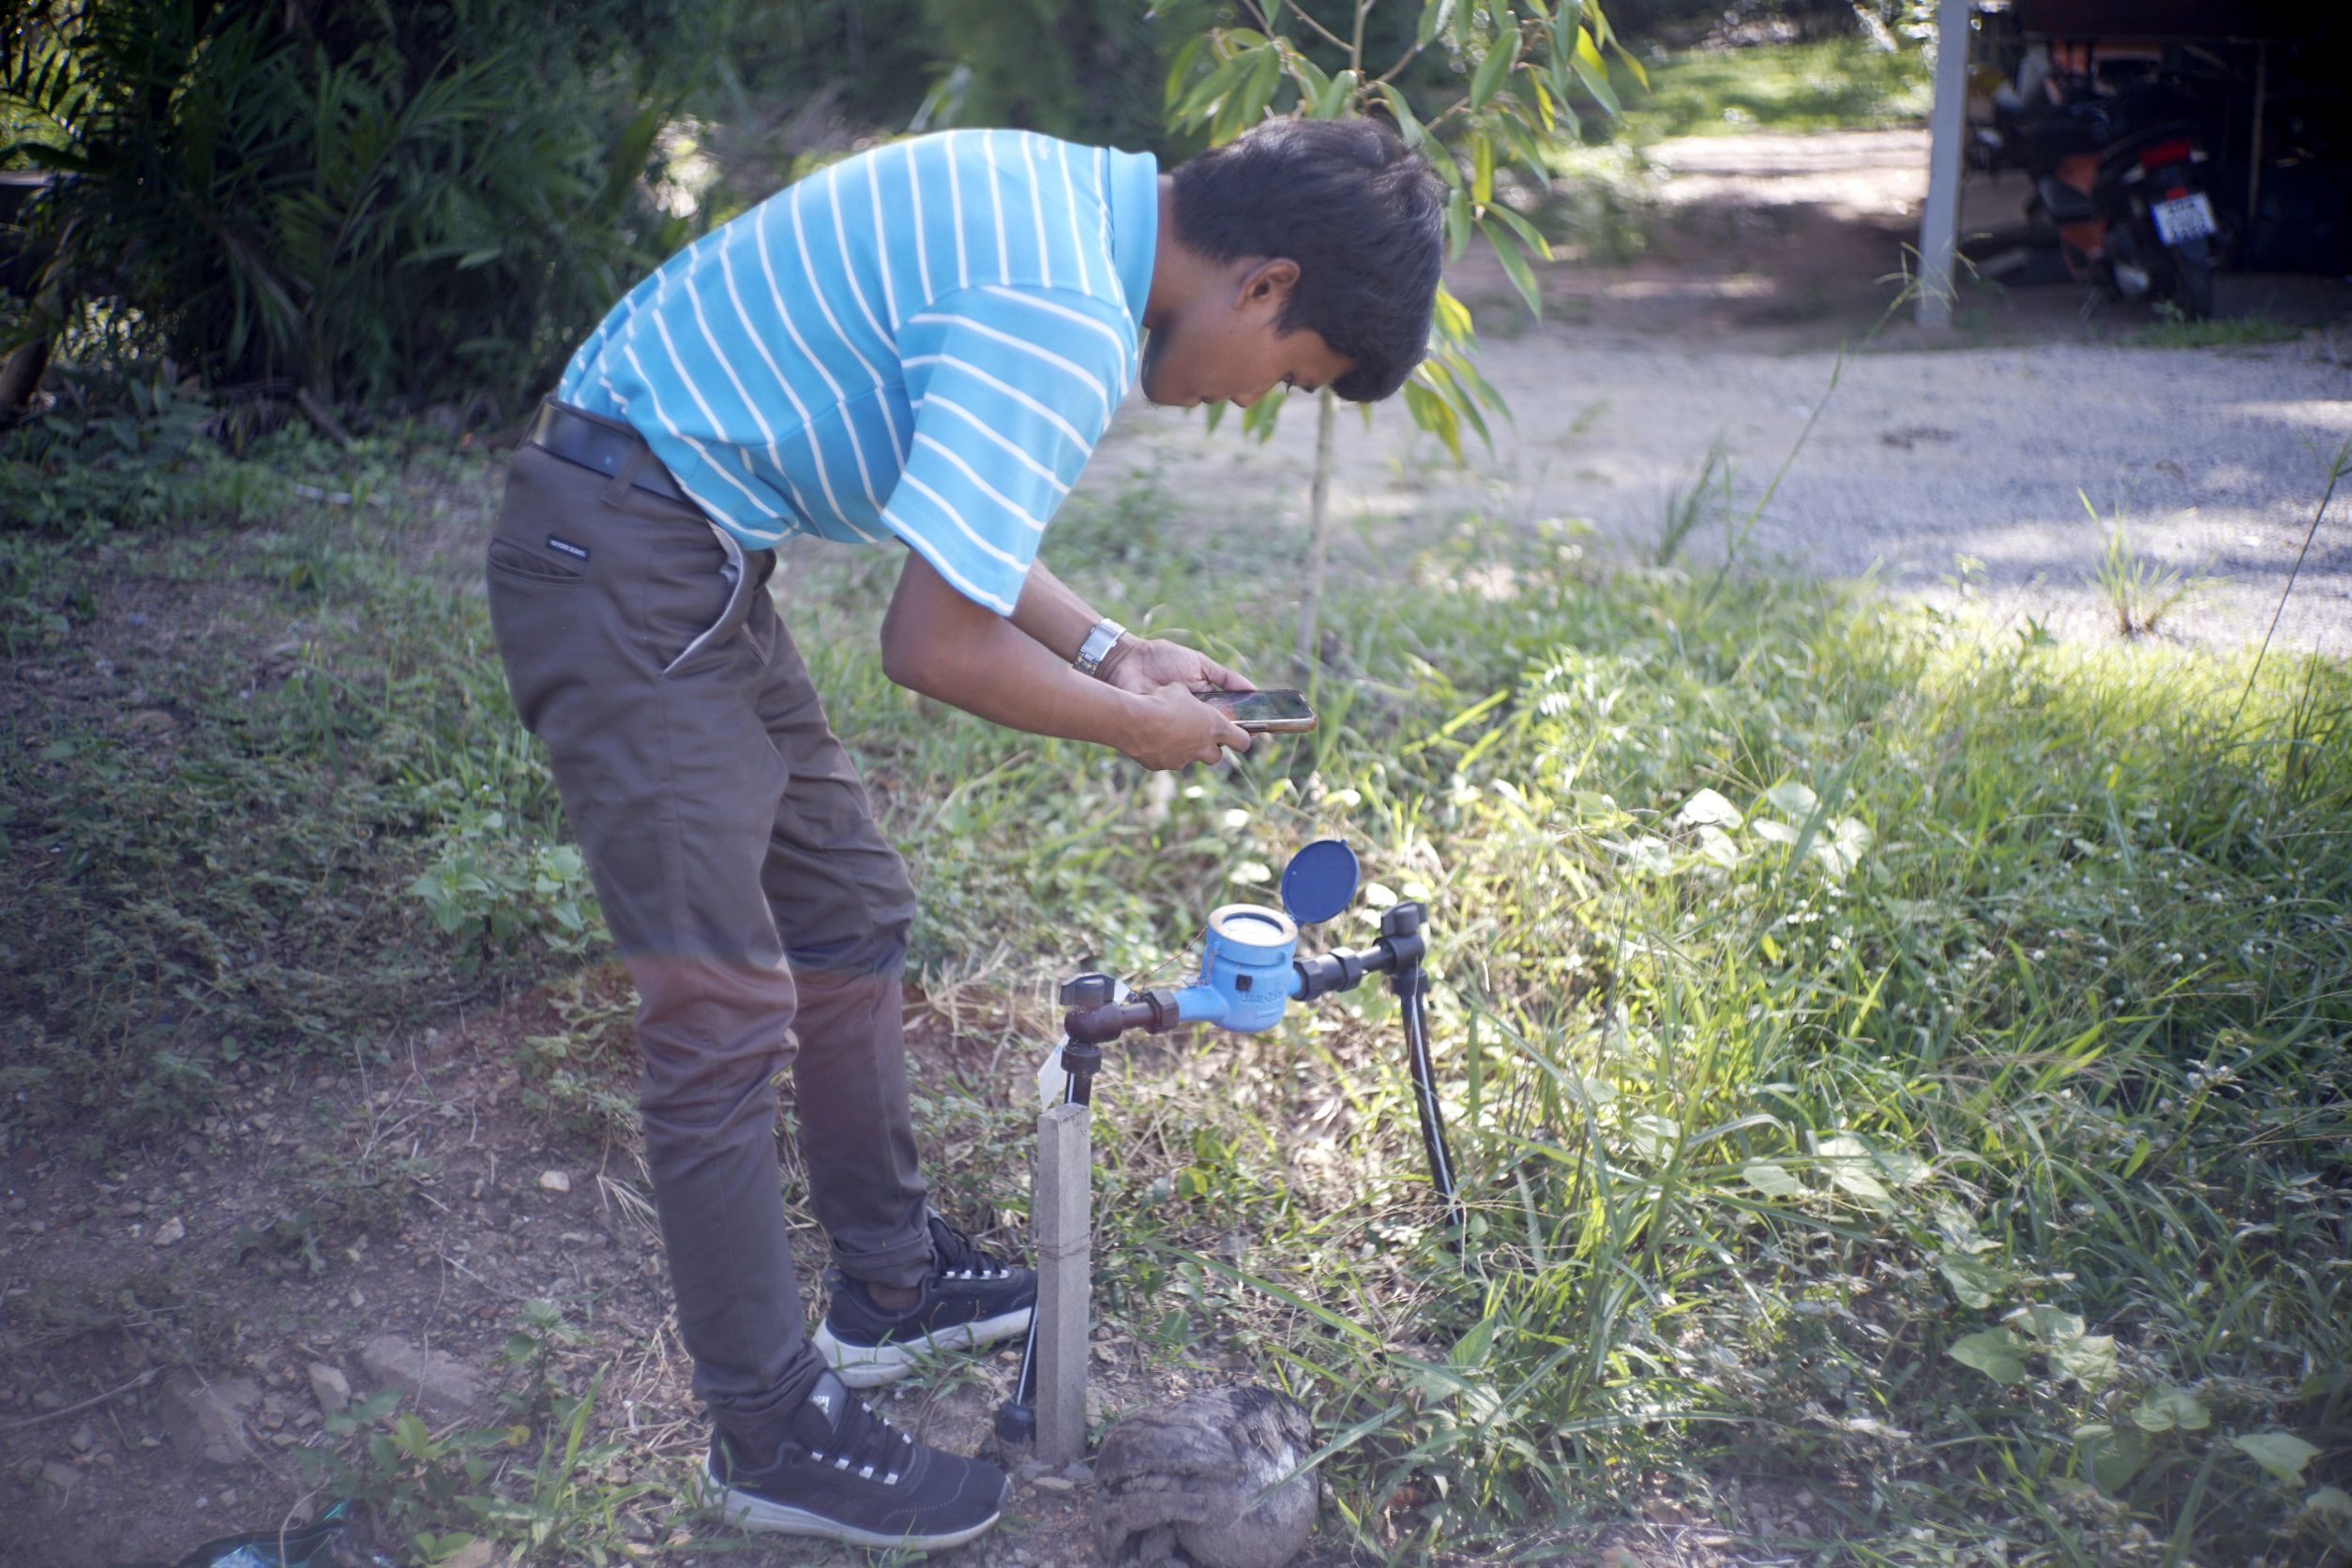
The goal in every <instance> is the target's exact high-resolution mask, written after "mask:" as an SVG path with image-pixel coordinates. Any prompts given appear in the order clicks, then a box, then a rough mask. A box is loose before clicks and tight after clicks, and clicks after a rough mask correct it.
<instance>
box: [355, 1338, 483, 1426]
mask: <svg viewBox="0 0 2352 1568" xmlns="http://www.w3.org/2000/svg"><path fill="white" fill-rule="evenodd" d="M359 1364H360V1365H361V1366H363V1367H365V1368H366V1369H367V1372H368V1375H369V1377H371V1378H373V1379H375V1380H376V1381H377V1382H379V1383H384V1384H389V1385H390V1386H392V1387H394V1388H399V1389H402V1390H405V1391H406V1392H408V1393H410V1394H413V1395H415V1396H416V1403H417V1405H418V1406H419V1407H420V1408H422V1409H423V1410H425V1411H426V1413H428V1414H430V1415H436V1416H442V1417H451V1416H460V1415H463V1414H465V1413H466V1412H467V1411H468V1410H472V1409H474V1407H475V1406H476V1405H478V1404H479V1403H481V1399H482V1381H481V1379H480V1378H479V1377H478V1376H476V1375H475V1371H474V1369H473V1368H472V1367H470V1366H468V1365H466V1364H465V1363H463V1362H461V1361H460V1360H459V1359H458V1358H457V1357H455V1356H453V1355H450V1354H448V1353H447V1352H446V1351H443V1350H421V1349H417V1348H416V1347H415V1346H414V1345H412V1344H410V1343H409V1342H408V1341H407V1340H405V1339H402V1338H400V1337H399V1336H398V1335H395V1334H378V1335H377V1336H376V1337H375V1338H373V1339H370V1340H369V1341H368V1342H367V1344H365V1345H363V1346H361V1347H360V1349H359Z"/></svg>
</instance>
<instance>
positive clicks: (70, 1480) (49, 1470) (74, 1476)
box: [41, 1459, 82, 1496]
mask: <svg viewBox="0 0 2352 1568" xmlns="http://www.w3.org/2000/svg"><path fill="white" fill-rule="evenodd" d="M41 1479H42V1480H43V1481H46V1482H48V1483H49V1484H50V1485H53V1486H54V1487H56V1488H57V1490H58V1493H59V1494H60V1495H61V1496H62V1495H63V1494H65V1493H68V1492H70V1491H72V1490H73V1488H74V1486H75V1485H77V1484H78V1483H79V1482H80V1481H81V1479H82V1472H81V1471H80V1470H75V1469H74V1468H73V1467H72V1466H71V1465H65V1464H60V1463H58V1462H57V1461H56V1460H54V1459H52V1460H50V1461H49V1463H47V1464H45V1465H43V1466H42V1467H41Z"/></svg>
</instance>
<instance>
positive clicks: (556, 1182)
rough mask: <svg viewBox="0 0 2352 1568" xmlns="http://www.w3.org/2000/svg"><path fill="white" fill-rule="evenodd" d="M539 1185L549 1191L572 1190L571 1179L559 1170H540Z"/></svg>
mask: <svg viewBox="0 0 2352 1568" xmlns="http://www.w3.org/2000/svg"><path fill="white" fill-rule="evenodd" d="M539 1185H541V1186H543V1187H545V1188H547V1190H548V1191H550V1192H569V1191H571V1190H572V1179H571V1178H570V1177H569V1176H566V1175H565V1174H564V1173H563V1172H562V1171H560V1170H542V1171H540V1172H539Z"/></svg>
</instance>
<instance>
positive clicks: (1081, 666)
mask: <svg viewBox="0 0 2352 1568" xmlns="http://www.w3.org/2000/svg"><path fill="white" fill-rule="evenodd" d="M1126 635H1127V628H1126V627H1124V626H1121V625H1120V624H1119V623H1118V622H1116V621H1114V620H1112V619H1111V618H1110V617H1109V616H1108V615H1106V616H1104V617H1103V618H1102V619H1101V620H1099V621H1097V622H1095V623H1094V626H1093V630H1091V631H1089V632H1088V633H1087V634H1086V641H1083V642H1081V643H1079V644H1078V657H1076V658H1074V659H1072V660H1071V661H1070V664H1071V667H1072V668H1073V669H1075V670H1077V671H1078V673H1079V674H1081V675H1093V674H1096V673H1098V672H1099V671H1101V669H1102V667H1103V660H1105V659H1107V658H1108V657H1109V656H1110V651H1111V649H1113V648H1115V647H1117V646H1118V645H1119V640H1120V639H1121V638H1123V637H1124V636H1126Z"/></svg>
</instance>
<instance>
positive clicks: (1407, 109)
mask: <svg viewBox="0 0 2352 1568" xmlns="http://www.w3.org/2000/svg"><path fill="white" fill-rule="evenodd" d="M1378 85H1379V87H1380V98H1381V100H1382V101H1383V102H1385V103H1386V104H1387V105H1388V109H1389V113H1392V114H1394V115H1395V116H1396V129H1397V133H1398V134H1399V135H1401V136H1403V137H1404V139H1405V145H1407V146H1409V147H1418V146H1420V145H1421V139H1422V136H1423V131H1422V128H1421V121H1420V120H1418V119H1416V118H1415V117H1414V115H1413V112H1412V106H1411V105H1410V104H1408V103H1407V102H1406V101H1405V95H1404V94H1402V93H1400V92H1398V91H1397V90H1396V84H1395V83H1393V82H1382V83H1378ZM1430 161H1431V162H1433V163H1435V162H1443V161H1445V160H1444V159H1442V158H1433V159H1431V160H1430ZM1455 183H1457V184H1458V183H1460V176H1458V175H1457V176H1455Z"/></svg>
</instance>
